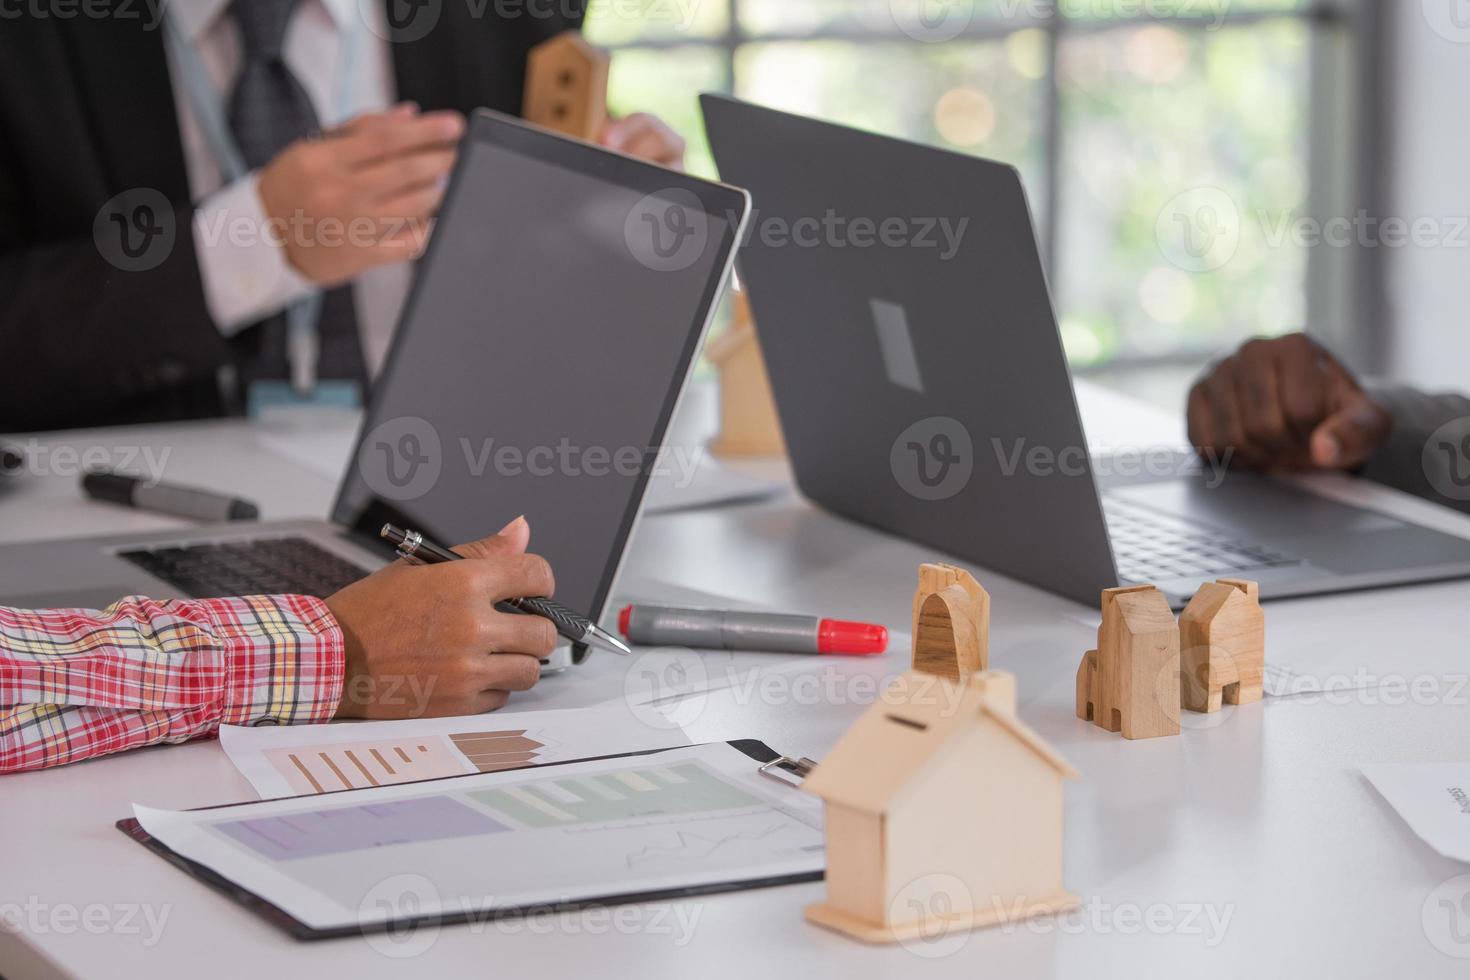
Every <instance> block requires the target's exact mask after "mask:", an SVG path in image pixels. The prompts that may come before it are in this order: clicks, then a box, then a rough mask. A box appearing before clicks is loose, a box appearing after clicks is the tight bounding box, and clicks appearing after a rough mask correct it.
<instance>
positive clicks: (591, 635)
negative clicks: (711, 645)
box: [379, 524, 633, 656]
mask: <svg viewBox="0 0 1470 980" xmlns="http://www.w3.org/2000/svg"><path fill="white" fill-rule="evenodd" d="M379 537H381V538H382V539H383V540H384V541H388V542H390V543H392V544H394V545H396V546H397V548H398V557H400V558H403V559H405V560H407V561H413V562H419V563H421V564H424V565H438V564H440V563H442V562H446V561H459V560H461V559H462V558H464V555H457V554H455V553H454V552H452V551H450V550H449V549H448V548H443V547H440V546H439V545H437V544H435V543H434V542H432V541H428V540H426V539H425V538H424V536H423V535H422V534H420V533H419V532H417V531H405V530H404V529H403V528H401V527H395V526H394V525H392V524H384V525H383V530H382V531H380V532H379ZM495 608H496V609H499V610H500V611H501V612H506V613H524V614H525V615H527V616H541V617H543V618H545V619H549V620H551V621H552V623H554V624H555V625H556V631H557V632H558V633H560V634H561V635H562V636H564V637H566V638H567V639H569V640H571V641H572V642H573V643H582V644H585V645H587V646H597V647H602V648H603V649H606V650H611V651H613V652H614V653H621V654H623V655H624V656H627V655H629V654H631V653H632V652H633V651H632V650H631V649H629V648H628V645H627V644H626V643H624V642H623V641H622V640H620V639H618V638H617V637H616V636H613V635H612V634H611V633H609V632H607V630H604V629H602V628H601V627H599V626H598V625H597V624H596V623H594V622H593V621H592V620H590V619H588V618H587V617H586V616H582V615H579V614H577V613H574V612H572V611H571V610H570V609H568V608H567V607H566V606H563V605H562V604H561V603H559V602H553V601H551V600H550V599H506V600H504V601H503V602H497V603H496V604H495Z"/></svg>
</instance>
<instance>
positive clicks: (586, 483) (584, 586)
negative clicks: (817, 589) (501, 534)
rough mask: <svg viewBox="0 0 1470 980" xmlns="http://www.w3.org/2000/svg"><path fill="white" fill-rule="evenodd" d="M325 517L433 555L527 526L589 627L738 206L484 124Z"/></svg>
mask: <svg viewBox="0 0 1470 980" xmlns="http://www.w3.org/2000/svg"><path fill="white" fill-rule="evenodd" d="M460 154H461V156H460V160H459V163H458V166H457V168H456V172H455V175H454V178H453V181H452V184H451V187H450V190H449V194H448V197H447V199H446V203H445V207H444V209H443V212H442V216H441V218H440V220H439V222H438V225H437V227H436V228H435V230H434V234H433V238H432V241H431V244H430V247H429V251H428V254H427V255H426V257H425V259H424V260H423V261H422V263H421V264H420V268H419V270H418V278H417V281H416V283H415V285H414V289H413V293H412V295H411V297H410V299H409V302H408V305H407V307H406V309H405V311H404V315H403V318H402V320H401V321H400V324H399V329H398V335H397V337H396V339H395V343H394V347H393V350H392V352H391V353H390V355H389V359H388V363H387V366H386V368H385V370H384V372H383V375H382V377H381V378H380V379H379V380H378V382H377V384H376V386H375V389H374V392H373V396H372V399H371V404H370V406H369V409H368V411H367V413H366V419H365V421H364V424H363V431H362V435H361V438H360V442H359V444H358V447H357V453H356V455H355V457H354V459H353V461H352V463H351V465H350V466H349V468H348V473H347V475H346V477H345V480H344V483H343V486H342V489H341V492H340V494H339V497H338V501H337V505H336V509H335V511H334V514H333V517H334V519H335V520H336V521H337V522H338V523H339V524H342V525H345V526H347V527H349V528H351V529H352V530H353V531H355V532H361V533H362V534H363V535H367V536H371V537H374V538H376V536H377V532H378V529H379V528H380V527H381V526H382V524H383V523H384V522H385V521H392V522H393V523H396V524H400V525H402V526H404V527H406V528H410V529H414V530H419V531H422V532H423V533H424V534H425V535H427V536H429V537H432V538H433V539H435V540H437V541H439V542H441V543H444V544H455V543H460V542H465V541H470V540H474V539H476V538H479V537H482V536H484V535H486V534H491V533H494V532H495V531H496V530H497V529H499V528H500V527H502V526H503V525H505V524H506V523H507V522H509V521H511V520H513V519H514V518H515V517H516V516H517V515H521V514H524V515H525V516H526V517H527V519H528V520H529V521H530V523H531V530H532V535H531V549H532V550H533V551H535V552H536V553H538V554H541V555H544V556H545V557H546V558H547V559H549V560H550V562H551V564H552V567H553V569H554V570H555V573H556V579H557V590H556V596H557V598H558V599H559V600H560V601H562V602H563V603H565V604H566V605H568V606H570V607H571V608H573V609H576V610H579V611H586V612H588V613H590V614H591V615H594V616H596V615H599V614H600V613H601V612H602V607H603V605H604V603H605V602H606V600H607V592H608V590H609V589H610V588H611V584H612V577H613V575H614V573H615V571H616V569H617V566H618V563H619V560H620V558H621V554H622V551H623V547H624V544H625V543H626V539H627V536H628V534H629V532H630V531H631V528H632V524H633V520H634V517H635V515H636V512H637V508H638V505H639V503H640V501H641V499H642V495H643V489H644V485H645V483H646V481H647V473H648V469H649V464H650V463H651V461H652V457H653V455H654V454H656V452H657V450H658V448H659V446H660V444H661V442H662V440H663V437H664V432H665V429H666V427H667V424H668V421H669V418H670V416H671V414H672V411H673V408H674V404H675V401H676V400H677V397H678V395H679V393H680V392H681V390H682V388H683V385H684V382H685V379H686V377H687V375H688V372H689V367H690V363H691V361H692V359H693V357H694V355H695V352H696V351H697V349H698V347H699V344H700V341H701V338H702V335H703V330H704V327H705V325H706V322H707V320H708V318H709V313H710V310H711V308H712V307H713V305H714V303H715V301H716V299H717V298H718V295H719V290H720V287H721V285H722V282H723V278H724V275H725V273H726V271H727V270H728V266H729V263H730V256H731V252H732V249H733V244H734V242H735V240H736V236H737V232H738V225H739V222H740V220H741V218H742V217H743V214H744V212H745V210H746V203H745V196H744V195H743V194H742V193H741V192H739V191H735V190H733V189H730V188H725V187H721V186H719V185H715V184H709V183H706V182H703V181H698V180H695V179H693V178H687V177H683V176H682V175H675V174H671V173H669V172H667V171H664V170H661V169H658V168H655V167H651V166H648V165H645V164H642V163H638V162H635V161H631V160H627V159H625V158H622V157H619V156H616V155H613V154H610V153H606V152H603V151H600V150H597V149H595V148H592V147H588V146H584V145H581V144H577V143H573V142H571V141H567V140H563V139H560V138H556V137H551V136H548V135H546V134H543V133H540V132H537V131H535V130H532V129H530V128H528V127H524V126H522V125H519V124H516V123H513V122H510V121H508V120H505V119H503V118H501V117H497V116H494V115H492V114H490V113H484V112H482V113H480V114H478V115H477V116H476V117H475V119H474V120H473V122H472V126H471V130H470V133H469V135H468V136H467V137H466V139H465V141H464V144H463V145H462V146H461V149H460Z"/></svg>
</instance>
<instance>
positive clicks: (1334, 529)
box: [1110, 474, 1470, 575]
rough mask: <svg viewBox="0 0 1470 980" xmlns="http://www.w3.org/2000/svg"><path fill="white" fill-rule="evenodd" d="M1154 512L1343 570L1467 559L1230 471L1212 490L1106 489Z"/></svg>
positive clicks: (1407, 527) (1447, 538)
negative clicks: (1229, 474) (1230, 473)
mask: <svg viewBox="0 0 1470 980" xmlns="http://www.w3.org/2000/svg"><path fill="white" fill-rule="evenodd" d="M1110 495H1116V496H1118V497H1121V498H1123V499H1125V500H1128V501H1131V502H1133V503H1135V504H1140V505H1142V506H1144V507H1147V508H1149V509H1150V510H1154V511H1157V512H1161V513H1164V514H1169V515H1173V516H1177V517H1179V518H1182V519H1184V520H1186V521H1188V522H1189V523H1193V524H1202V525H1205V526H1207V527H1211V528H1215V529H1218V530H1220V531H1223V532H1225V533H1226V534H1228V535H1230V536H1232V537H1236V538H1240V539H1243V540H1245V541H1247V542H1249V543H1251V544H1256V545H1261V546H1264V547H1267V548H1270V549H1272V550H1275V551H1280V552H1284V553H1285V554H1288V555H1291V556H1292V557H1295V558H1300V559H1304V560H1306V561H1308V562H1311V564H1312V565H1314V566H1316V567H1318V568H1322V569H1327V570H1329V571H1332V572H1336V573H1338V574H1340V575H1365V574H1374V573H1378V572H1385V571H1396V570H1400V569H1415V568H1436V567H1440V566H1446V565H1460V564H1463V563H1467V562H1470V541H1466V540H1464V539H1462V538H1457V537H1453V536H1451V535H1447V534H1441V533H1439V532H1438V531H1432V530H1430V529H1428V528H1424V527H1419V526H1418V525H1415V524H1408V523H1406V522H1404V521H1400V520H1397V519H1395V518H1392V517H1387V516H1385V515H1383V514H1378V513H1374V512H1373V511H1369V510H1363V509H1361V508H1357V507H1350V506H1348V505H1346V504H1341V503H1338V502H1337V501H1334V500H1328V499H1327V498H1325V497H1319V496H1317V495H1316V494H1312V493H1307V492H1306V491H1304V490H1298V489H1296V488H1295V487H1289V486H1285V485H1283V484H1281V483H1278V482H1276V481H1274V480H1271V479H1269V478H1266V477H1259V476H1252V475H1249V474H1238V475H1236V474H1232V475H1231V476H1229V477H1227V478H1226V479H1225V481H1224V482H1223V483H1222V484H1221V485H1220V486H1218V487H1216V488H1214V489H1210V488H1208V487H1206V486H1205V485H1204V483H1203V482H1202V481H1192V480H1174V481H1169V482H1166V483H1156V484H1150V485H1146V486H1136V487H1120V488H1118V489H1116V490H1112V491H1110Z"/></svg>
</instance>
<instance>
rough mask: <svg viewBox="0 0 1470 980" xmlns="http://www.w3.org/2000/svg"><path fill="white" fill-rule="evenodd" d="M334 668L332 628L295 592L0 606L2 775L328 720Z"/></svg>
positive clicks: (322, 610)
mask: <svg viewBox="0 0 1470 980" xmlns="http://www.w3.org/2000/svg"><path fill="white" fill-rule="evenodd" d="M343 669H344V648H343V639H342V631H341V630H340V629H339V628H338V626H337V622H336V620H335V619H333V618H332V614H331V613H330V612H329V611H328V610H327V607H326V604H325V603H323V602H322V601H321V600H320V599H313V598H309V597H306V596H252V597H249V598H243V599H202V600H191V601H173V602H155V601H153V600H151V599H144V598H140V597H130V598H127V599H122V600H120V601H118V602H116V603H114V604H113V605H111V606H109V607H108V608H107V609H105V610H102V611H101V612H98V611H96V610H90V609H44V610H21V609H8V608H5V607H0V773H3V772H19V771H22V770H26V769H41V768H44V767H46V766H58V765H62V764H64V763H67V762H76V761H78V760H81V759H89V758H91V757H93V756H98V755H106V754H107V753H109V752H119V751H122V750H123V749H131V748H136V747H137V746H140V745H150V744H152V743H155V742H183V741H187V740H188V739H191V738H197V737H199V736H202V735H213V734H214V733H215V731H216V730H217V729H218V728H219V726H220V725H221V724H229V725H254V724H261V723H275V724H280V725H296V724H305V723H309V722H320V721H326V720H328V719H330V718H331V717H332V715H333V714H335V713H336V710H337V703H338V701H340V700H341V697H342V675H343Z"/></svg>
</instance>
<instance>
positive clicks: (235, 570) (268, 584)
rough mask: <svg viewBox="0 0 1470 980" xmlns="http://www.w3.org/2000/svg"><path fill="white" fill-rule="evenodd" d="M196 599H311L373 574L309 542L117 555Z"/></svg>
mask: <svg viewBox="0 0 1470 980" xmlns="http://www.w3.org/2000/svg"><path fill="white" fill-rule="evenodd" d="M118 557H119V558H124V559H126V560H128V561H130V562H132V563H133V564H134V565H137V566H138V567H139V568H141V569H143V570H144V571H146V572H148V574H150V575H153V576H155V577H157V578H161V579H163V580H164V581H165V582H167V583H169V584H170V585H173V586H175V587H176V588H178V589H180V590H182V591H183V593H184V594H185V595H187V596H191V597H193V598H195V599H217V598H221V597H224V596H235V595H310V596H316V597H317V598H320V599H325V598H326V597H327V596H329V595H331V594H332V593H334V592H337V591H338V590H340V589H342V588H343V587H344V586H347V585H351V584H352V583H353V582H356V581H357V580H358V579H360V578H363V577H364V576H366V575H367V574H368V572H367V569H364V568H359V567H358V566H357V565H354V564H353V563H352V562H350V561H347V560H346V559H345V558H341V557H339V556H337V555H334V554H332V553H331V552H330V551H328V550H326V549H325V548H323V547H321V546H320V545H317V544H316V543H314V542H312V541H310V540H308V539H306V538H262V539H260V540H256V541H228V542H219V543H215V544H194V545H185V546H183V547H169V548H152V549H145V550H139V551H122V552H118Z"/></svg>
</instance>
